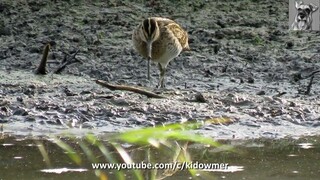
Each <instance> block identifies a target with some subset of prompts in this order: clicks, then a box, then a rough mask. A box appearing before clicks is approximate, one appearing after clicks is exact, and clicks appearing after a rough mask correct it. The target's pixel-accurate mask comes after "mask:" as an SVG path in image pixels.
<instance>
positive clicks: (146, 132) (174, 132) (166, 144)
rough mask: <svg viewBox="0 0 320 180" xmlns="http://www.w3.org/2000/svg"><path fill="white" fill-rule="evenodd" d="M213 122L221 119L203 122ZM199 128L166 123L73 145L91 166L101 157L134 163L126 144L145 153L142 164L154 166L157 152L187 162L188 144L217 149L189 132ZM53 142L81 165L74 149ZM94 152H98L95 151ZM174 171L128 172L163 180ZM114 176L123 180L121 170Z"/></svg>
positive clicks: (99, 174)
mask: <svg viewBox="0 0 320 180" xmlns="http://www.w3.org/2000/svg"><path fill="white" fill-rule="evenodd" d="M215 121H217V122H221V118H217V120H214V118H213V119H210V120H208V121H207V122H209V123H215ZM201 125H202V124H201V123H190V124H170V125H166V126H158V127H148V128H142V129H136V130H130V131H126V132H122V133H118V134H113V135H111V136H110V137H109V138H107V139H104V140H107V144H106V143H103V141H102V140H101V138H98V137H96V136H95V135H93V134H87V135H86V136H85V138H84V139H83V140H81V141H79V142H77V144H78V145H79V147H80V149H81V152H82V154H84V156H85V158H86V160H87V161H89V162H91V163H99V161H100V162H101V157H102V158H103V161H106V162H108V163H111V164H116V163H119V162H122V163H126V164H133V163H135V161H134V159H133V157H131V156H130V153H129V150H127V149H126V148H124V147H123V146H122V145H123V144H128V143H129V144H130V146H134V147H136V148H143V150H144V151H145V153H143V154H144V155H145V157H144V162H146V163H151V164H153V165H154V164H155V163H156V162H155V160H154V159H155V158H154V157H155V156H156V154H157V153H158V152H157V151H162V152H166V153H165V154H169V155H168V156H169V159H170V162H171V163H176V162H178V163H183V162H191V156H190V155H189V153H188V144H189V143H190V142H192V143H200V144H206V145H210V146H213V147H220V146H221V144H219V143H218V142H216V141H214V140H213V139H212V138H208V137H204V136H201V135H198V134H195V133H193V132H192V131H191V130H193V129H196V128H198V127H200V126H201ZM54 142H55V144H56V145H58V146H59V147H60V148H61V149H62V150H64V151H65V152H66V154H67V155H68V156H69V158H70V159H71V160H72V161H73V162H74V163H76V164H78V165H81V164H82V163H83V159H82V157H81V156H80V153H79V152H77V151H76V150H75V148H73V147H72V146H70V145H68V143H66V142H64V141H62V140H61V139H58V138H55V141H54ZM97 149H98V151H96V150H97ZM39 150H40V152H41V154H42V155H43V157H44V159H45V161H49V158H48V155H47V153H46V152H45V150H44V148H43V147H42V148H39ZM97 157H100V158H97ZM119 159H120V160H119ZM166 159H167V158H166ZM47 164H50V162H47ZM178 170H179V169H177V168H172V169H166V170H162V171H161V170H157V169H149V170H143V169H132V170H130V172H132V173H133V175H134V177H135V179H138V180H143V179H164V178H165V177H167V176H171V175H173V174H174V173H176V172H177V171H178ZM188 170H189V173H190V174H191V175H192V176H195V175H196V170H194V169H188ZM94 171H95V174H96V176H97V177H98V178H99V179H108V178H107V175H106V174H105V172H103V171H102V170H101V169H95V170H94ZM115 174H116V177H117V179H119V180H123V179H125V175H124V171H122V170H120V171H116V172H115ZM146 174H147V175H146Z"/></svg>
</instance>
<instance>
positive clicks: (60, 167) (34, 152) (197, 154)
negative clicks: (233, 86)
mask: <svg viewBox="0 0 320 180" xmlns="http://www.w3.org/2000/svg"><path fill="white" fill-rule="evenodd" d="M319 140H320V138H319V137H309V138H302V139H298V140H293V139H283V140H268V139H259V140H247V141H239V140H238V141H223V142H222V143H224V144H230V145H233V146H235V148H234V149H235V152H230V151H227V152H226V151H217V150H216V149H214V148H212V147H208V146H204V145H196V144H193V145H189V148H188V151H189V153H190V155H191V158H192V159H193V160H195V161H198V162H201V163H225V164H228V165H229V166H228V168H227V169H205V170H200V171H197V178H198V179H208V178H210V179H212V178H215V179H281V180H286V179H319V177H318V176H319V174H320V168H319V162H320V161H319V160H320V144H319V143H318V142H319ZM68 143H69V144H71V145H72V146H73V147H77V142H74V141H70V142H68ZM39 144H41V145H42V146H43V147H44V148H45V149H46V151H47V153H48V158H49V159H50V165H47V164H46V163H45V162H44V160H43V157H42V155H41V153H40V151H39V148H38V145H39ZM128 148H129V149H130V150H128V152H129V154H130V156H132V158H133V160H134V161H135V162H141V161H143V160H145V152H146V151H145V149H143V148H135V147H134V146H128ZM78 150H79V151H77V152H81V151H80V148H79V149H78ZM162 153H163V154H162ZM166 153H167V152H161V151H157V152H154V155H155V156H154V157H155V158H156V159H155V161H156V162H166V161H168V159H167V158H168V157H167V154H166ZM82 155H83V154H82ZM83 156H84V155H83ZM49 166H50V167H49ZM103 171H104V172H105V173H106V174H107V176H108V178H109V179H115V171H111V170H103ZM75 177H77V179H96V175H95V172H94V171H93V169H92V167H91V163H90V162H88V161H84V162H82V165H80V166H78V165H76V164H74V163H73V162H71V161H70V159H69V157H68V156H67V155H66V154H65V152H63V151H62V150H61V149H60V148H59V147H58V146H56V145H55V144H54V143H53V141H52V140H46V139H41V138H40V139H39V138H36V140H34V138H18V139H17V138H16V137H10V136H8V137H5V138H1V139H0V179H58V178H59V179H60V180H63V179H74V178H75ZM126 177H127V178H128V179H132V178H133V176H132V174H131V172H127V173H126ZM166 179H175V180H176V179H195V178H194V177H193V178H192V177H191V176H190V174H189V172H188V171H186V170H184V171H178V172H176V173H174V174H173V175H172V176H168V177H167V178H166Z"/></svg>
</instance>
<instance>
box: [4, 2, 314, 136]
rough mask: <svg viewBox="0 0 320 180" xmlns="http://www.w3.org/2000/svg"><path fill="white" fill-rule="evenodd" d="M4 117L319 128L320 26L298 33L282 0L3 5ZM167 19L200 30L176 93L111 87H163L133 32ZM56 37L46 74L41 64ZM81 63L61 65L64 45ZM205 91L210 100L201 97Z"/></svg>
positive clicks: (271, 132)
mask: <svg viewBox="0 0 320 180" xmlns="http://www.w3.org/2000/svg"><path fill="white" fill-rule="evenodd" d="M0 12H1V13H0V14H1V15H0V65H1V66H0V68H1V70H0V87H1V89H0V123H1V124H2V125H3V132H7V133H11V134H18V135H50V134H61V133H74V134H83V133H86V132H94V133H97V134H101V133H103V132H119V131H123V130H126V129H132V128H137V127H146V126H153V125H156V124H166V123H172V122H184V121H190V120H197V121H204V120H206V119H210V118H214V117H225V118H226V119H230V121H231V122H229V123H227V124H207V125H205V126H204V127H202V128H200V129H198V130H197V132H200V133H202V134H205V135H207V136H212V137H215V138H218V139H231V138H239V139H244V138H259V137H268V138H282V137H287V136H290V137H300V136H309V135H319V134H320V108H319V105H320V101H319V99H320V96H319V91H320V89H319V87H320V81H319V80H320V75H319V74H320V73H319V74H314V77H313V82H312V86H311V88H309V92H308V84H309V83H310V79H311V77H308V75H310V74H311V73H312V72H315V71H317V70H319V66H320V62H319V56H320V55H319V51H320V43H319V42H320V39H319V35H320V33H319V32H292V31H289V30H288V27H289V25H288V19H289V17H288V16H289V15H288V0H280V1H275V0H274V1H263V0H261V1H259V0H251V1H250V0H243V1H236V2H234V1H231V0H225V1H204V0H203V1H201V0H199V1H176V2H175V1H173V2H171V1H169V0H165V1H161V2H160V1H157V0H153V1H147V2H145V1H138V0H136V1H134V2H132V1H122V0H113V1H108V2H105V1H99V0H96V1H81V0H78V1H76V0H75V1H72V0H69V1H68V0H65V1H63V0H61V1H49V0H43V1H34V0H17V1H9V0H2V1H1V2H0ZM148 16H163V17H168V18H171V19H173V20H175V21H177V22H178V23H179V24H181V25H182V26H183V27H184V28H185V29H186V30H187V31H188V33H189V36H190V40H189V43H190V47H191V49H192V51H190V52H184V53H182V54H181V55H180V56H179V57H177V58H176V59H175V60H174V61H172V62H171V63H170V64H169V66H168V70H167V77H166V82H167V89H166V90H163V91H162V93H163V94H164V95H165V96H167V97H168V99H152V98H147V97H145V96H143V95H139V94H135V93H131V92H124V91H110V90H108V89H106V88H103V87H101V86H99V85H97V84H95V83H94V81H93V80H94V79H102V80H106V81H109V82H111V83H115V84H127V85H139V86H143V87H145V88H146V89H149V90H156V89H155V86H156V84H157V81H158V69H157V66H156V64H152V69H151V72H152V80H151V82H148V81H147V80H146V79H147V78H146V77H147V76H146V72H147V71H146V67H147V66H146V65H147V63H146V61H145V60H143V59H142V58H141V57H140V56H139V55H137V53H136V52H135V51H134V50H133V47H132V42H131V34H132V31H133V29H134V28H135V27H136V26H137V25H138V23H140V22H141V21H142V19H143V18H145V17H148ZM47 43H50V44H51V45H52V49H51V50H50V55H49V66H48V71H49V73H48V74H47V75H35V74H34V73H33V72H34V70H35V69H36V67H37V66H38V64H39V61H40V59H41V54H42V49H43V47H44V46H45V44H47ZM77 50H79V53H78V54H77V55H76V58H77V59H78V60H80V61H81V62H82V63H75V64H72V65H69V66H68V67H67V68H66V69H65V70H64V71H63V72H62V73H61V74H52V73H50V71H52V70H54V69H55V68H56V67H57V66H58V65H59V63H60V62H61V61H62V60H63V58H64V56H65V53H69V54H72V53H74V52H76V51H77ZM198 93H202V95H203V96H204V98H205V100H206V102H204V103H201V102H197V101H196V100H195V99H196V95H197V94H198Z"/></svg>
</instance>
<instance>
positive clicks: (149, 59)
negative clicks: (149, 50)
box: [147, 58, 150, 81]
mask: <svg viewBox="0 0 320 180" xmlns="http://www.w3.org/2000/svg"><path fill="white" fill-rule="evenodd" d="M147 69H148V80H149V81H150V58H148V67H147Z"/></svg>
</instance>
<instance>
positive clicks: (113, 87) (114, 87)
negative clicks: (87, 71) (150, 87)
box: [95, 80, 166, 98]
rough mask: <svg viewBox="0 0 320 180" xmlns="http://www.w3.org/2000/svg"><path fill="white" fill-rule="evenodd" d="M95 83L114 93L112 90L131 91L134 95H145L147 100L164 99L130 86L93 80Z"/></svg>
mask: <svg viewBox="0 0 320 180" xmlns="http://www.w3.org/2000/svg"><path fill="white" fill-rule="evenodd" d="M95 82H96V83H97V84H99V85H101V86H103V87H106V88H108V89H110V90H111V91H114V90H122V91H131V92H134V93H138V94H142V95H145V96H147V97H148V98H166V97H164V96H161V95H158V94H155V93H153V92H151V91H147V90H143V89H139V88H136V87H132V86H125V85H115V84H110V83H107V82H106V81H103V80H95Z"/></svg>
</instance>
